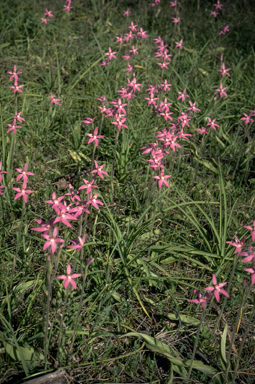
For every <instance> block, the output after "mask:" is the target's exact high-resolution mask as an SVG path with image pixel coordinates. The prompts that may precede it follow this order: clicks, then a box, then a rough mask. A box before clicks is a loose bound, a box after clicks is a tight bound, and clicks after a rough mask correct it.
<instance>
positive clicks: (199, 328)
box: [187, 297, 213, 382]
mask: <svg viewBox="0 0 255 384" xmlns="http://www.w3.org/2000/svg"><path fill="white" fill-rule="evenodd" d="M212 304H213V297H212V298H211V301H210V304H209V307H208V308H206V306H205V307H204V308H203V312H202V317H201V320H200V323H199V326H198V329H197V336H196V341H195V344H194V348H193V353H192V357H191V362H190V367H189V372H188V377H187V382H189V379H190V375H191V372H192V368H193V364H194V359H195V354H196V350H197V345H198V340H199V335H200V331H201V327H202V324H203V322H204V320H205V318H206V316H207V314H208V313H209V311H210V309H211V307H212Z"/></svg>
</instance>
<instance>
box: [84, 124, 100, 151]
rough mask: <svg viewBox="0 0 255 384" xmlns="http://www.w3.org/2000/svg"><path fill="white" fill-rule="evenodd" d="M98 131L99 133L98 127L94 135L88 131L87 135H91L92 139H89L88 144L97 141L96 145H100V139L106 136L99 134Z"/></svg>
mask: <svg viewBox="0 0 255 384" xmlns="http://www.w3.org/2000/svg"><path fill="white" fill-rule="evenodd" d="M97 133H98V128H97V127H96V128H95V130H94V134H93V135H92V134H91V133H86V135H87V136H89V137H90V139H89V141H88V144H90V143H92V142H93V141H95V144H96V147H97V146H98V144H99V140H98V139H101V138H102V137H104V136H103V135H98V134H97Z"/></svg>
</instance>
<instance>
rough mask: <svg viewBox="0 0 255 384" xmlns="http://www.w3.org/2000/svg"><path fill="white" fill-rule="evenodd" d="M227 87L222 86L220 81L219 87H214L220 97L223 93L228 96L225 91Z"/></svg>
mask: <svg viewBox="0 0 255 384" xmlns="http://www.w3.org/2000/svg"><path fill="white" fill-rule="evenodd" d="M227 88H228V87H225V88H223V85H222V83H220V88H219V89H215V91H217V92H219V93H220V97H223V95H224V96H226V97H228V95H227V94H226V92H225V89H227Z"/></svg>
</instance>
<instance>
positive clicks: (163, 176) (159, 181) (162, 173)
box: [153, 169, 172, 188]
mask: <svg viewBox="0 0 255 384" xmlns="http://www.w3.org/2000/svg"><path fill="white" fill-rule="evenodd" d="M169 177H172V175H164V169H163V170H162V171H161V173H160V176H153V179H158V186H159V188H161V187H162V184H163V183H164V184H165V185H166V186H167V188H169V184H168V182H167V181H166V179H168V178H169Z"/></svg>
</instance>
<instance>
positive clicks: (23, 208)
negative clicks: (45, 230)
mask: <svg viewBox="0 0 255 384" xmlns="http://www.w3.org/2000/svg"><path fill="white" fill-rule="evenodd" d="M22 200H23V201H22V213H21V219H20V225H19V233H18V240H17V245H16V252H15V256H14V259H13V265H12V278H11V289H12V286H13V277H14V272H15V267H16V260H17V257H18V252H19V244H20V238H21V230H22V225H23V218H24V213H25V210H26V203H25V200H24V199H22Z"/></svg>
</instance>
